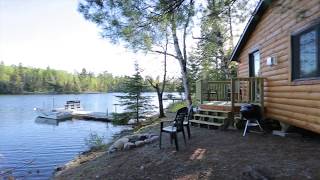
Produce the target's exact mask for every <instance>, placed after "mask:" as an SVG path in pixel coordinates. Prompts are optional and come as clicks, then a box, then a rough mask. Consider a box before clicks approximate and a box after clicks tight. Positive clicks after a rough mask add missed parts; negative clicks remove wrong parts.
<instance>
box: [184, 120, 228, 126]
mask: <svg viewBox="0 0 320 180" xmlns="http://www.w3.org/2000/svg"><path fill="white" fill-rule="evenodd" d="M190 122H191V123H196V124H206V125H212V126H219V127H220V126H222V125H223V123H215V122H209V121H201V120H195V119H192V120H190Z"/></svg>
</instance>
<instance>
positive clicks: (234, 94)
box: [196, 77, 264, 109]
mask: <svg viewBox="0 0 320 180" xmlns="http://www.w3.org/2000/svg"><path fill="white" fill-rule="evenodd" d="M263 88H264V78H262V77H244V78H243V77H237V78H232V79H231V80H226V81H208V80H199V81H197V82H196V98H197V99H198V101H200V103H201V104H202V103H203V102H205V101H231V105H232V106H233V107H234V104H235V103H255V104H260V105H261V106H262V107H263V104H264V101H263V99H264V91H263V90H264V89H263ZM262 109H263V108H262Z"/></svg>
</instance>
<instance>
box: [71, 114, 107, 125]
mask: <svg viewBox="0 0 320 180" xmlns="http://www.w3.org/2000/svg"><path fill="white" fill-rule="evenodd" d="M72 118H74V119H85V120H95V121H103V122H111V121H112V116H109V115H108V114H107V113H104V112H92V111H74V112H72Z"/></svg>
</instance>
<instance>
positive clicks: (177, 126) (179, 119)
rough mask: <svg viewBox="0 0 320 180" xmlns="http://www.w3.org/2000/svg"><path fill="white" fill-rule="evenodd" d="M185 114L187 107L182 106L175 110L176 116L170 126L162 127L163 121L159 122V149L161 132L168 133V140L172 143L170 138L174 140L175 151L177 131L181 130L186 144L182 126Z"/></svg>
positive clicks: (177, 145) (177, 148)
mask: <svg viewBox="0 0 320 180" xmlns="http://www.w3.org/2000/svg"><path fill="white" fill-rule="evenodd" d="M187 114H188V108H187V107H183V108H181V109H179V110H178V111H177V114H176V117H175V119H174V123H173V124H172V125H171V126H166V127H163V124H164V122H161V124H160V142H159V147H160V149H161V139H162V132H165V133H169V134H170V142H171V143H172V140H174V142H175V145H176V150H177V151H179V143H178V136H177V135H178V133H179V132H182V134H183V140H184V143H185V144H187V143H186V136H185V132H184V126H183V122H184V120H185V117H186V116H187Z"/></svg>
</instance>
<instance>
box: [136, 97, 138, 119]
mask: <svg viewBox="0 0 320 180" xmlns="http://www.w3.org/2000/svg"><path fill="white" fill-rule="evenodd" d="M136 103H137V104H136V106H137V111H136V116H137V124H138V123H139V96H137V99H136Z"/></svg>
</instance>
